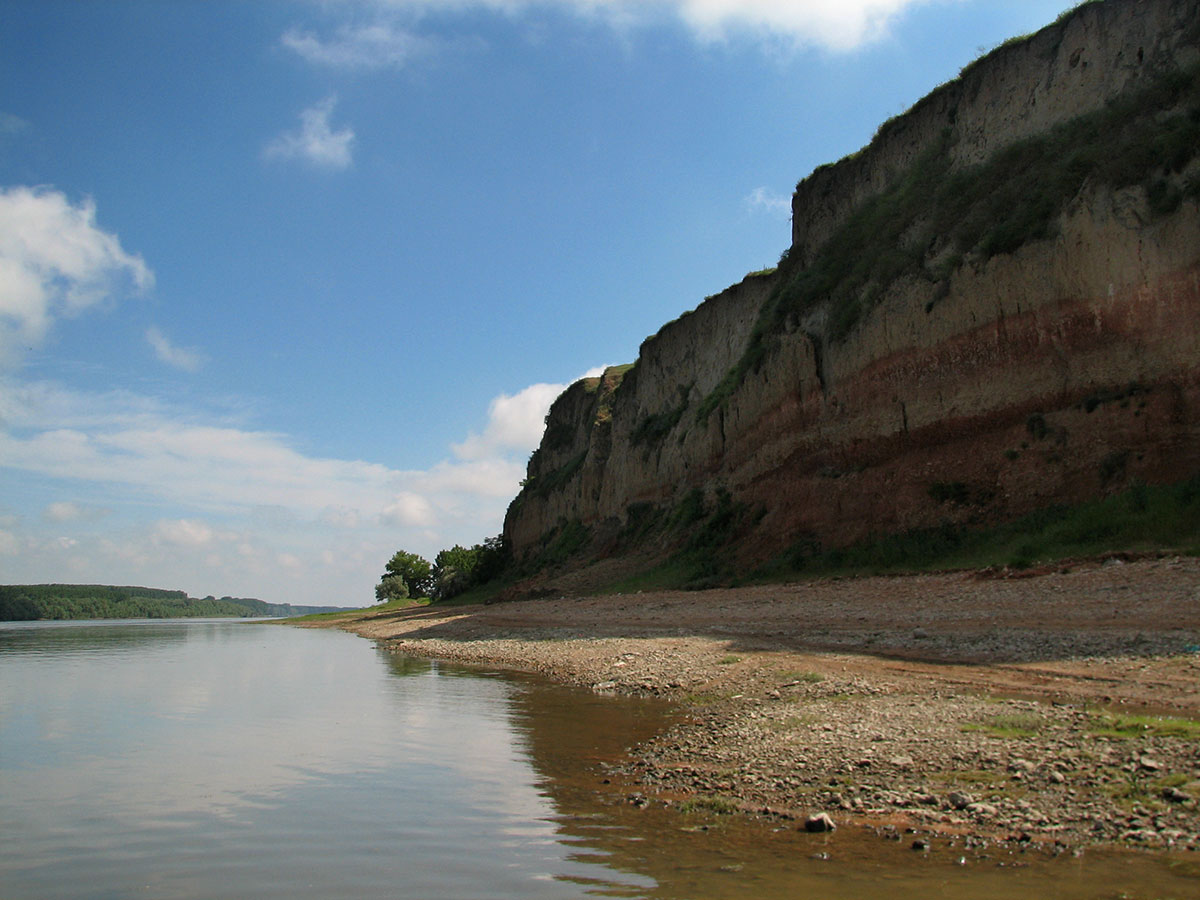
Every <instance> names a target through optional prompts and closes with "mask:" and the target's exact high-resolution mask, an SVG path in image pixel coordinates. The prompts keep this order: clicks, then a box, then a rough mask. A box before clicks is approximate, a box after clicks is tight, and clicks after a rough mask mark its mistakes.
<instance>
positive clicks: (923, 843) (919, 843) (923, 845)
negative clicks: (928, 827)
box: [912, 838, 929, 850]
mask: <svg viewBox="0 0 1200 900" xmlns="http://www.w3.org/2000/svg"><path fill="white" fill-rule="evenodd" d="M912 848H913V849H914V850H928V849H929V841H927V840H925V839H924V838H917V839H916V840H915V841H913V842H912Z"/></svg>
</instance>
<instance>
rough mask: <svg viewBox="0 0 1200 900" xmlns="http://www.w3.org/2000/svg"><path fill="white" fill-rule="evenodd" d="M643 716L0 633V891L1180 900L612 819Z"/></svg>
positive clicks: (51, 629) (875, 849) (224, 634)
mask: <svg viewBox="0 0 1200 900" xmlns="http://www.w3.org/2000/svg"><path fill="white" fill-rule="evenodd" d="M663 715H664V711H663V710H662V709H661V708H660V707H656V706H654V705H651V704H646V703H638V702H633V701H628V700H617V699H613V698H601V697H595V696H593V695H591V694H589V693H586V692H578V691H572V690H568V689H565V688H561V687H555V686H548V685H544V684H539V683H536V682H533V681H531V680H528V679H520V678H515V677H511V676H502V675H500V674H498V673H490V672H486V671H481V670H468V669H463V668H457V667H451V666H446V665H439V664H436V663H430V662H425V661H420V660H414V659H408V658H403V657H394V656H392V655H391V654H388V653H386V652H383V651H381V650H379V649H377V648H375V647H374V646H373V645H372V644H371V643H369V642H367V641H364V640H362V639H361V638H357V637H353V636H350V635H346V634H341V633H338V632H330V631H307V630H301V629H296V628H282V627H273V626H265V625H258V624H248V623H244V622H230V621H203V622H198V621H168V622H137V623H130V622H120V623H112V622H108V623H99V622H98V623H61V624H60V623H0V834H2V837H3V840H0V898H4V900H24V898H38V900H44V898H58V897H62V898H97V900H99V898H104V900H109V898H112V900H116V898H127V897H129V898H132V897H138V898H152V900H153V898H205V900H207V898H289V900H291V898H413V900H417V898H421V900H437V898H481V900H482V898H496V900H506V898H577V897H591V896H608V897H612V896H616V897H632V898H664V900H665V898H696V900H703V898H713V900H717V898H736V897H754V898H763V900H772V898H783V897H789V898H790V897H799V896H806V895H811V894H813V893H814V892H818V891H819V892H820V894H821V895H823V896H825V897H832V898H872V900H875V898H878V897H879V895H880V891H887V893H888V894H889V900H893V898H894V900H901V898H907V897H913V898H917V897H920V898H930V897H975V898H1014V900H1015V898H1022V900H1025V898H1030V897H1064V898H1066V897H1070V898H1074V897H1078V898H1094V897H1113V898H1116V897H1146V898H1152V897H1197V896H1200V867H1198V866H1197V865H1196V861H1195V860H1194V859H1190V858H1188V857H1174V858H1170V857H1167V858H1164V857H1150V856H1137V855H1121V854H1113V855H1105V854H1094V853H1089V854H1088V855H1086V856H1085V857H1083V858H1082V859H1059V860H1040V859H1038V860H1033V861H1032V864H1029V865H1021V866H1020V867H1012V866H1011V865H1009V863H1012V862H1013V860H1010V859H1007V858H1005V859H1000V858H996V859H987V858H984V859H969V860H966V861H965V864H960V861H959V856H958V855H957V854H956V853H954V852H951V851H949V850H947V851H945V852H941V853H933V854H914V853H912V851H909V850H907V849H905V848H903V847H898V846H896V845H895V844H890V843H888V842H884V841H881V840H879V839H877V838H875V837H873V836H871V835H869V834H860V833H857V832H854V831H852V830H850V829H842V830H840V831H838V832H837V833H836V834H834V835H831V836H809V835H802V834H797V833H796V832H795V831H794V830H785V831H775V830H772V829H771V828H769V827H766V826H758V825H755V824H753V823H731V822H729V821H727V820H724V819H708V818H690V817H687V816H681V815H679V814H676V813H674V812H672V811H669V810H662V809H649V810H640V809H637V808H635V807H633V806H632V805H630V804H627V803H623V802H620V799H621V795H620V794H619V793H618V794H614V792H613V790H612V788H611V787H608V786H605V785H603V784H602V783H601V779H602V777H603V774H602V772H600V771H599V770H598V768H597V764H598V763H601V762H603V761H605V760H608V759H613V758H615V757H616V756H617V754H619V753H620V751H621V749H622V748H623V747H625V746H628V745H629V744H631V743H634V742H636V741H637V740H640V739H643V738H645V737H646V736H648V735H649V734H651V733H652V732H653V730H654V729H655V728H656V727H658V726H659V725H660V724H661V722H662V716H663ZM814 856H817V857H820V858H813V857H814ZM999 862H1005V863H1006V865H1005V866H1003V867H1001V866H999V865H998V863H999ZM1020 862H1021V863H1024V862H1026V861H1025V860H1020Z"/></svg>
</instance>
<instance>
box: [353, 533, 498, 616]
mask: <svg viewBox="0 0 1200 900" xmlns="http://www.w3.org/2000/svg"><path fill="white" fill-rule="evenodd" d="M510 557H511V553H510V550H509V546H508V542H507V541H506V540H505V539H504V536H503V535H497V536H496V537H492V538H487V539H486V540H484V541H483V543H481V544H475V545H474V546H473V547H463V546H461V545H459V544H455V545H454V546H453V547H451V548H450V549H449V550H441V551H439V552H438V554H437V556H435V557H434V560H433V562H432V563H430V562H429V561H428V560H427V559H424V558H423V557H421V556H419V555H417V554H416V553H409V552H408V551H407V550H397V551H396V553H395V554H394V555H393V556H392V558H391V559H390V560H388V563H387V565H386V566H385V567H384V572H383V575H382V576H381V577H380V579H379V584H377V585H375V599H376V600H382V601H383V602H385V603H386V602H388V601H391V600H404V599H406V598H408V597H413V598H416V597H429V598H430V599H432V600H434V601H437V600H449V599H450V598H452V597H457V596H458V595H459V594H462V593H465V592H466V591H469V590H471V588H474V587H478V586H480V585H483V584H487V583H488V582H490V581H493V580H495V579H496V578H498V577H499V576H500V575H501V574H502V573H503V572H504V570H505V568H507V566H508V563H509V560H510Z"/></svg>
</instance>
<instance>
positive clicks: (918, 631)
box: [912, 628, 929, 641]
mask: <svg viewBox="0 0 1200 900" xmlns="http://www.w3.org/2000/svg"><path fill="white" fill-rule="evenodd" d="M912 636H913V637H914V638H916V639H917V640H918V641H923V640H926V639H927V638H928V637H929V632H928V631H926V630H925V629H924V628H914V629H913V633H912Z"/></svg>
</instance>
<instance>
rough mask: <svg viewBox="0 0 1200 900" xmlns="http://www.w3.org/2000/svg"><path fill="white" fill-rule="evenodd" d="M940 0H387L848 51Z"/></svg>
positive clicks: (398, 5)
mask: <svg viewBox="0 0 1200 900" xmlns="http://www.w3.org/2000/svg"><path fill="white" fill-rule="evenodd" d="M929 2H937V0H387V5H388V6H390V7H392V8H394V9H405V10H438V11H441V12H445V11H447V10H470V9H487V10H492V11H495V12H501V13H505V14H509V15H516V14H519V13H523V12H526V11H531V10H537V9H565V10H568V11H570V12H574V13H577V14H579V15H583V16H588V17H597V16H598V17H601V18H604V19H607V20H608V21H611V22H613V23H615V24H619V25H620V26H621V27H628V26H630V25H632V24H636V23H639V22H648V21H653V20H655V19H661V18H662V17H664V16H666V17H668V18H672V19H675V20H677V21H680V22H682V23H683V24H684V25H685V26H686V27H687V28H689V29H690V30H691V31H692V32H693V34H694V35H695V36H696V37H698V38H699V39H701V40H705V41H711V40H719V39H723V38H726V37H729V36H731V35H734V34H738V33H749V34H752V35H759V36H773V37H780V38H784V39H786V40H789V41H792V42H794V43H797V44H807V45H816V46H821V47H825V48H827V49H831V50H838V51H847V50H852V49H854V48H856V47H858V46H860V45H862V44H865V43H868V42H870V41H872V40H876V39H878V38H880V37H881V36H883V35H884V34H886V33H887V30H888V28H889V26H890V25H891V23H892V22H893V21H894V20H895V19H896V18H897V17H898V16H899V15H900V14H902V13H903V12H904V11H905V10H907V9H909V8H911V7H914V6H918V5H921V4H922V3H929Z"/></svg>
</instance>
